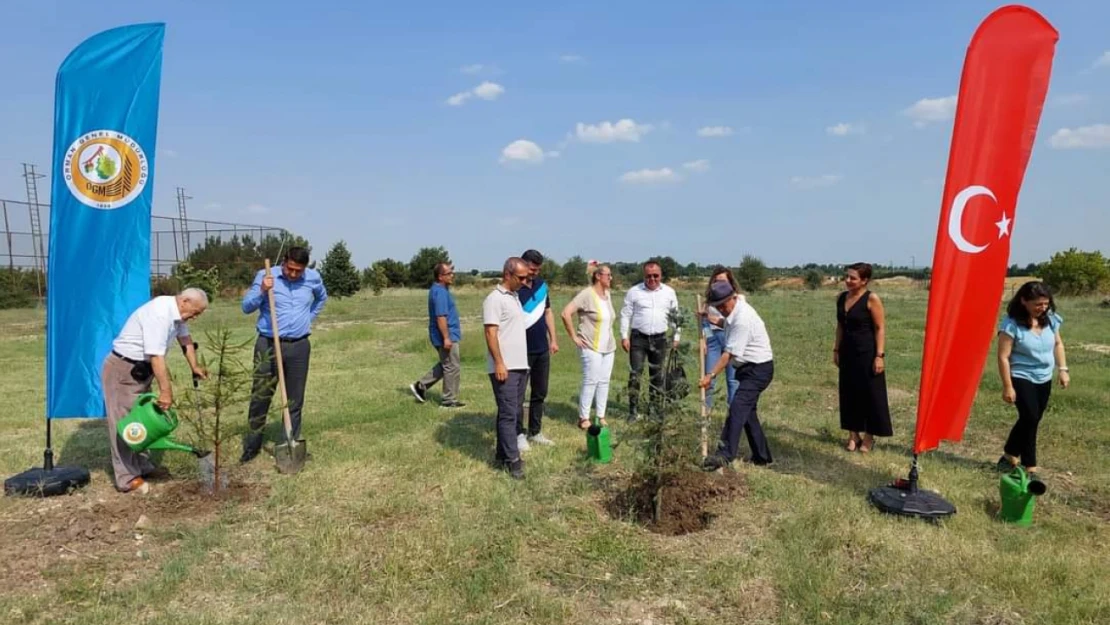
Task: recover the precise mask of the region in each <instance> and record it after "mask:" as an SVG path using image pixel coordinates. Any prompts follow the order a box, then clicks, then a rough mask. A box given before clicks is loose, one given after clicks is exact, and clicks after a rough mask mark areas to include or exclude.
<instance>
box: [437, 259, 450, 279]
mask: <svg viewBox="0 0 1110 625" xmlns="http://www.w3.org/2000/svg"><path fill="white" fill-rule="evenodd" d="M450 266H451V263H436V268H435V277H436V279H437V280H438V279H439V277H440V276H442V275H444V274H446V273H447V268H448V267H450Z"/></svg>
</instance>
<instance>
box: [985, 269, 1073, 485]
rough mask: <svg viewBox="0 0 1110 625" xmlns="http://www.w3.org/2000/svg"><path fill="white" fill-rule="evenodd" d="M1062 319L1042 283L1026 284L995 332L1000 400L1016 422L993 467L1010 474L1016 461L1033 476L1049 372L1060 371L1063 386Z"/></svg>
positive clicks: (1049, 387) (1065, 383)
mask: <svg viewBox="0 0 1110 625" xmlns="http://www.w3.org/2000/svg"><path fill="white" fill-rule="evenodd" d="M1062 323H1063V319H1061V318H1060V316H1059V315H1057V314H1056V302H1054V301H1053V299H1052V293H1051V292H1050V291H1049V290H1048V287H1047V286H1045V284H1044V283H1043V282H1036V281H1034V282H1026V283H1025V284H1023V285H1021V288H1020V289H1018V292H1017V293H1016V294H1015V295H1014V297H1013V299H1011V300H1010V305H1009V306H1008V307H1007V308H1006V318H1005V319H1004V320H1003V321H1002V326H1001V327H1000V328H999V331H998V375H999V376H1001V378H1002V400H1003V401H1005V402H1006V403H1007V404H1016V405H1017V410H1018V420H1017V423H1015V424H1014V427H1013V429H1012V430H1011V431H1010V437H1009V438H1008V439H1006V446H1005V447H1004V448H1003V451H1005V453H1004V454H1003V455H1002V457H1001V458H999V459H998V468H999V469H1000V470H1003V471H1010V470H1012V469H1013V468H1014V467H1015V466H1017V464H1018V463H1019V462H1020V463H1021V464H1023V465H1025V470H1026V472H1028V473H1029V474H1030V475H1031V476H1033V477H1035V475H1034V474H1035V473H1036V472H1037V426H1038V425H1039V424H1040V422H1041V417H1042V416H1043V415H1044V411H1045V408H1047V407H1048V396H1049V393H1050V392H1051V390H1052V370H1053V368H1056V369H1058V370H1059V371H1060V386H1062V387H1063V388H1067V387H1068V384H1069V383H1070V382H1071V380H1070V378H1069V377H1068V364H1067V358H1066V356H1065V354H1064V340H1063V338H1062V337H1061V336H1060V325H1061V324H1062Z"/></svg>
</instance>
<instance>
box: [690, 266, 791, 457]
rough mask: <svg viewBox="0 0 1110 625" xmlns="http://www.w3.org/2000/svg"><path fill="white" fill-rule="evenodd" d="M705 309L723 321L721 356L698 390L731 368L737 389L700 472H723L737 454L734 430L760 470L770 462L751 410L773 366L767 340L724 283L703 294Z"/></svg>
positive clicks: (762, 328)
mask: <svg viewBox="0 0 1110 625" xmlns="http://www.w3.org/2000/svg"><path fill="white" fill-rule="evenodd" d="M707 304H708V305H710V306H712V307H714V308H715V309H717V311H718V312H720V314H721V316H722V317H724V320H723V322H722V323H723V325H724V328H725V346H724V353H722V354H721V358H720V360H718V361H717V362H716V363H714V365H713V367H712V369H711V370H710V371H709V372H707V373H706V375H705V377H703V378H702V379H701V382H699V385H700V386H701V388H709V383H710V382H711V381H712V380H713V378H715V377H717V375H718V374H719V373H721V371H723V370H724V369H725V367H727V366H728V364H729V362H730V361H731V362H732V366H733V367H734V369H735V370H736V381H737V382H738V387H737V389H736V394H735V395H734V396H733V398H732V403H731V404H730V405H729V407H728V419H726V420H725V426H724V429H723V430H722V431H721V441H720V443H719V444H718V446H717V451H716V452H715V453H713V454H710V455H709V456H708V457H707V458H706V459H705V461H704V462H703V463H702V467H703V468H704V469H705V470H706V471H715V470H717V469H720V468H721V467H725V466H728V465H729V464H730V463H731V462H732V461H733V460H734V459H736V456H737V454H738V453H739V447H740V430H744V432H745V434H746V435H747V438H748V446H749V447H751V450H752V458H751V461H752V463H753V464H758V465H765V464H770V463H771V461H772V458H771V450H770V448H768V446H767V437H766V436H764V435H763V428H762V427H761V426H760V423H759V416H758V415H757V413H756V406H757V404H758V403H759V396H760V394H761V393H763V391H765V390H766V389H767V387H768V386H769V385H770V384H771V380H772V378H774V375H775V365H774V360H773V354H772V352H771V339H770V337H769V336H767V327H766V326H765V325H764V323H763V319H761V318H760V316H759V313H757V312H756V311H755V309H754V308H752V307H751V305H750V304H748V302H747V300H746V299H745V298H744V296H743V295H740V294H739V293H736V292H735V291H734V290H733V288H732V285H731V284H729V283H728V282H715V283H713V285H712V286H711V287H710V289H709V301H708V302H707Z"/></svg>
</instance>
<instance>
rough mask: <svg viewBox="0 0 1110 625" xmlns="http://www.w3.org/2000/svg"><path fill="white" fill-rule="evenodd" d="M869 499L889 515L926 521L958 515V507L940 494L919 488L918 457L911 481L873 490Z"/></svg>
mask: <svg viewBox="0 0 1110 625" xmlns="http://www.w3.org/2000/svg"><path fill="white" fill-rule="evenodd" d="M867 498H868V500H870V501H871V503H872V504H873V505H874V506H875V507H876V508H878V509H879V510H880V511H882V512H885V513H887V514H896V515H899V516H908V517H914V518H918V519H926V520H937V519H943V518H946V517H950V516H952V515H953V514H956V506H954V505H952V504H951V503H950V502H949V501H948V500H947V499H945V498H944V497H941V496H940V494H938V493H936V492H933V491H931V490H922V489H920V488H918V487H917V456H916V455H915V456H914V457H913V465H912V466H911V467H910V479H908V480H902V479H899V480H897V481H895V482H894V483H893V484H891V485H889V486H880V487H878V488H872V489H871V491H870V492H869V493H868V495H867Z"/></svg>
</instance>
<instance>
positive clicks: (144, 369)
mask: <svg viewBox="0 0 1110 625" xmlns="http://www.w3.org/2000/svg"><path fill="white" fill-rule="evenodd" d="M207 308H208V294H206V293H205V292H204V291H202V290H200V289H197V288H188V289H185V290H184V291H182V292H181V293H180V294H178V295H161V296H159V297H155V298H154V299H152V300H150V301H149V302H147V303H145V304H143V305H142V306H140V307H138V308H136V309H135V311H134V312H132V313H131V315H130V316H129V317H128V318H127V322H126V323H124V324H123V328H122V329H121V330H120V332H119V334H118V335H117V336H116V338H115V340H114V341H112V351H111V353H110V354H108V357H107V358H105V359H104V365H103V367H101V370H100V385H101V388H102V389H103V391H104V408H105V412H106V415H107V417H108V418H107V421H108V448H109V449H111V451H112V472H113V473H114V475H115V481H116V490H118V491H120V492H121V493H131V492H138V493H146V492H148V491H149V490H150V486H149V485H147V484H146V482H145V481H144V480H143V477H145V476H149V475H150V474H152V473H154V472H155V469H156V467H155V466H154V465H153V464H151V462H150V459H149V458H147V454H146V453H145V452H143V453H141V454H140V453H136V452H134V451H132V449H131V448H130V447H128V445H127V443H126V442H125V441H124V440H123V439H122V438H120V435H119V433H118V432H117V431H116V425H117V424H118V423H119V420H120V419H122V418H124V417H125V416H127V414H128V413H130V412H131V408H132V407H133V406H134V405H135V400H136V399H138V397H139V395H141V394H143V393H149V392H150V388H151V383H152V382H153V381H154V380H158V399H156V400H155V403H156V404H157V405H158V407H159V408H161V409H162V410H168V409H169V408H170V406H172V405H173V387H172V385H171V383H170V372H169V367H168V366H167V365H166V356H168V354H167V353H166V352H168V351H169V349H170V345H171V344H172V343H173V342H174V340H175V339H176V340H177V342H178V343H180V344H181V345H182V346H183V347H185V360H187V361H188V362H189V368H190V369H192V371H193V374H194V375H196V376H198V377H200V378H207V377H208V374H207V373H206V372H205V371H204V369H203V368H201V366H200V365H198V364H197V355H196V348H195V347H194V345H193V339H192V337H191V336H189V327H188V326H187V325H186V323H187V322H188V321H189V320H191V319H195V318H197V317H198V316H200V314H201V313H203V312H204V311H205V310H206V309H207Z"/></svg>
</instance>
